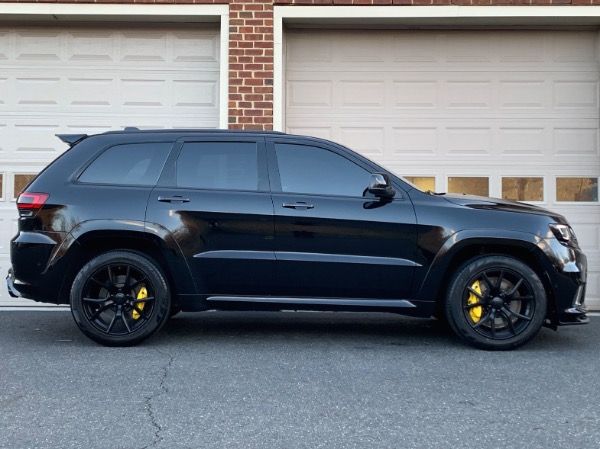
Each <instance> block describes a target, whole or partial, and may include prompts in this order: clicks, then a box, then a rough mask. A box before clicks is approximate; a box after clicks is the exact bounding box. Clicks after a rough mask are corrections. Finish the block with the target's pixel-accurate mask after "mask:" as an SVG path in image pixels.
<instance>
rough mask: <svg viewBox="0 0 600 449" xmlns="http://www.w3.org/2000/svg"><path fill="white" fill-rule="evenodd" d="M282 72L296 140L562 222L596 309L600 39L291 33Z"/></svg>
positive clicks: (599, 302) (575, 34)
mask: <svg viewBox="0 0 600 449" xmlns="http://www.w3.org/2000/svg"><path fill="white" fill-rule="evenodd" d="M285 61H286V128H287V131H288V132H292V133H299V134H309V135H315V136H318V137H324V138H328V139H332V140H334V141H338V142H340V143H343V144H345V145H348V146H349V147H351V148H353V149H355V150H358V151H360V152H362V153H363V154H365V155H367V156H368V157H370V158H372V159H374V160H376V161H378V162H380V163H382V164H384V165H386V166H387V167H389V168H391V169H393V170H395V171H396V172H397V173H399V174H402V175H405V176H408V177H410V178H412V180H413V181H415V182H416V183H418V184H420V185H422V186H425V187H426V188H431V189H433V190H437V191H442V192H443V191H451V192H467V193H478V194H484V195H491V196H496V197H505V198H512V199H518V200H523V201H528V202H533V203H537V204H541V205H543V206H545V207H548V208H550V209H552V210H555V211H557V212H560V213H562V214H564V215H565V216H567V218H568V219H569V220H570V222H571V223H572V224H573V227H574V228H575V231H576V233H577V235H578V237H579V240H580V243H581V245H582V246H583V248H584V250H585V252H586V253H587V255H588V258H589V263H590V267H589V268H590V273H589V274H590V275H589V287H588V304H589V305H590V306H593V307H594V308H596V309H600V205H599V202H598V177H599V176H600V155H599V129H598V128H599V118H600V113H599V100H598V95H599V93H598V92H599V82H598V70H599V67H598V33H597V32H595V31H594V32H591V31H439V30H437V31H367V30H357V31H317V30H292V31H290V32H288V33H287V35H286V58H285Z"/></svg>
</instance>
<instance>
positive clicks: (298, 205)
mask: <svg viewBox="0 0 600 449" xmlns="http://www.w3.org/2000/svg"><path fill="white" fill-rule="evenodd" d="M283 207H285V208H287V209H296V210H306V209H314V208H315V206H313V205H312V204H308V203H305V202H304V201H299V202H297V203H283Z"/></svg>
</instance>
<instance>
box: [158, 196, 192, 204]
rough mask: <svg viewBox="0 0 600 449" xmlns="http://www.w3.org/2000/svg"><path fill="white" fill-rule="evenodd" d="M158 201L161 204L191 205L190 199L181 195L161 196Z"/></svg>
mask: <svg viewBox="0 0 600 449" xmlns="http://www.w3.org/2000/svg"><path fill="white" fill-rule="evenodd" d="M158 201H160V202H161V203H189V202H190V199H189V198H184V197H182V196H181V195H175V196H159V197H158Z"/></svg>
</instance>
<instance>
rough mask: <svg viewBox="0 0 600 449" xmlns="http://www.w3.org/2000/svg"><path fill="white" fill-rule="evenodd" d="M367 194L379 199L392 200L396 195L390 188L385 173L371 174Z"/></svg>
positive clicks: (388, 179)
mask: <svg viewBox="0 0 600 449" xmlns="http://www.w3.org/2000/svg"><path fill="white" fill-rule="evenodd" d="M367 190H368V192H369V193H372V194H373V195H375V196H377V197H379V198H388V199H389V198H393V197H394V195H396V191H395V190H394V188H393V187H392V183H391V181H390V177H389V176H388V175H386V174H385V173H373V174H371V180H370V182H369V188H368V189H367Z"/></svg>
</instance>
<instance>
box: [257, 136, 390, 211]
mask: <svg viewBox="0 0 600 449" xmlns="http://www.w3.org/2000/svg"><path fill="white" fill-rule="evenodd" d="M276 145H301V146H309V147H315V148H320V149H322V150H324V151H330V152H332V153H334V154H337V155H338V156H340V157H343V158H344V159H346V160H348V161H350V162H352V163H354V164H356V165H357V166H359V167H360V168H362V169H364V170H365V171H366V172H368V173H371V174H372V173H374V171H373V168H372V167H369V166H367V165H366V164H364V163H362V161H361V160H360V159H358V158H355V157H352V156H353V155H352V153H347V152H344V151H340V150H338V149H337V148H335V147H333V146H328V145H322V144H321V143H320V142H313V141H305V140H301V139H268V141H267V153H268V162H269V179H270V182H271V192H272V193H274V194H283V195H302V196H318V197H328V198H350V199H361V200H363V201H364V200H365V199H369V200H372V199H373V198H376V197H375V196H373V197H365V196H350V195H333V194H330V193H308V192H285V191H283V190H282V187H281V173H280V172H279V162H278V161H277V152H276V149H275V146H276ZM382 171H383V172H385V173H387V170H382ZM367 182H368V180H367ZM393 185H394V188H395V189H396V192H397V194H396V195H397V197H398V198H396V197H394V199H402V194H401V192H400V191H399V189H398V186H397V185H396V183H395V182H393ZM366 187H367V185H365V188H366Z"/></svg>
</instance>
